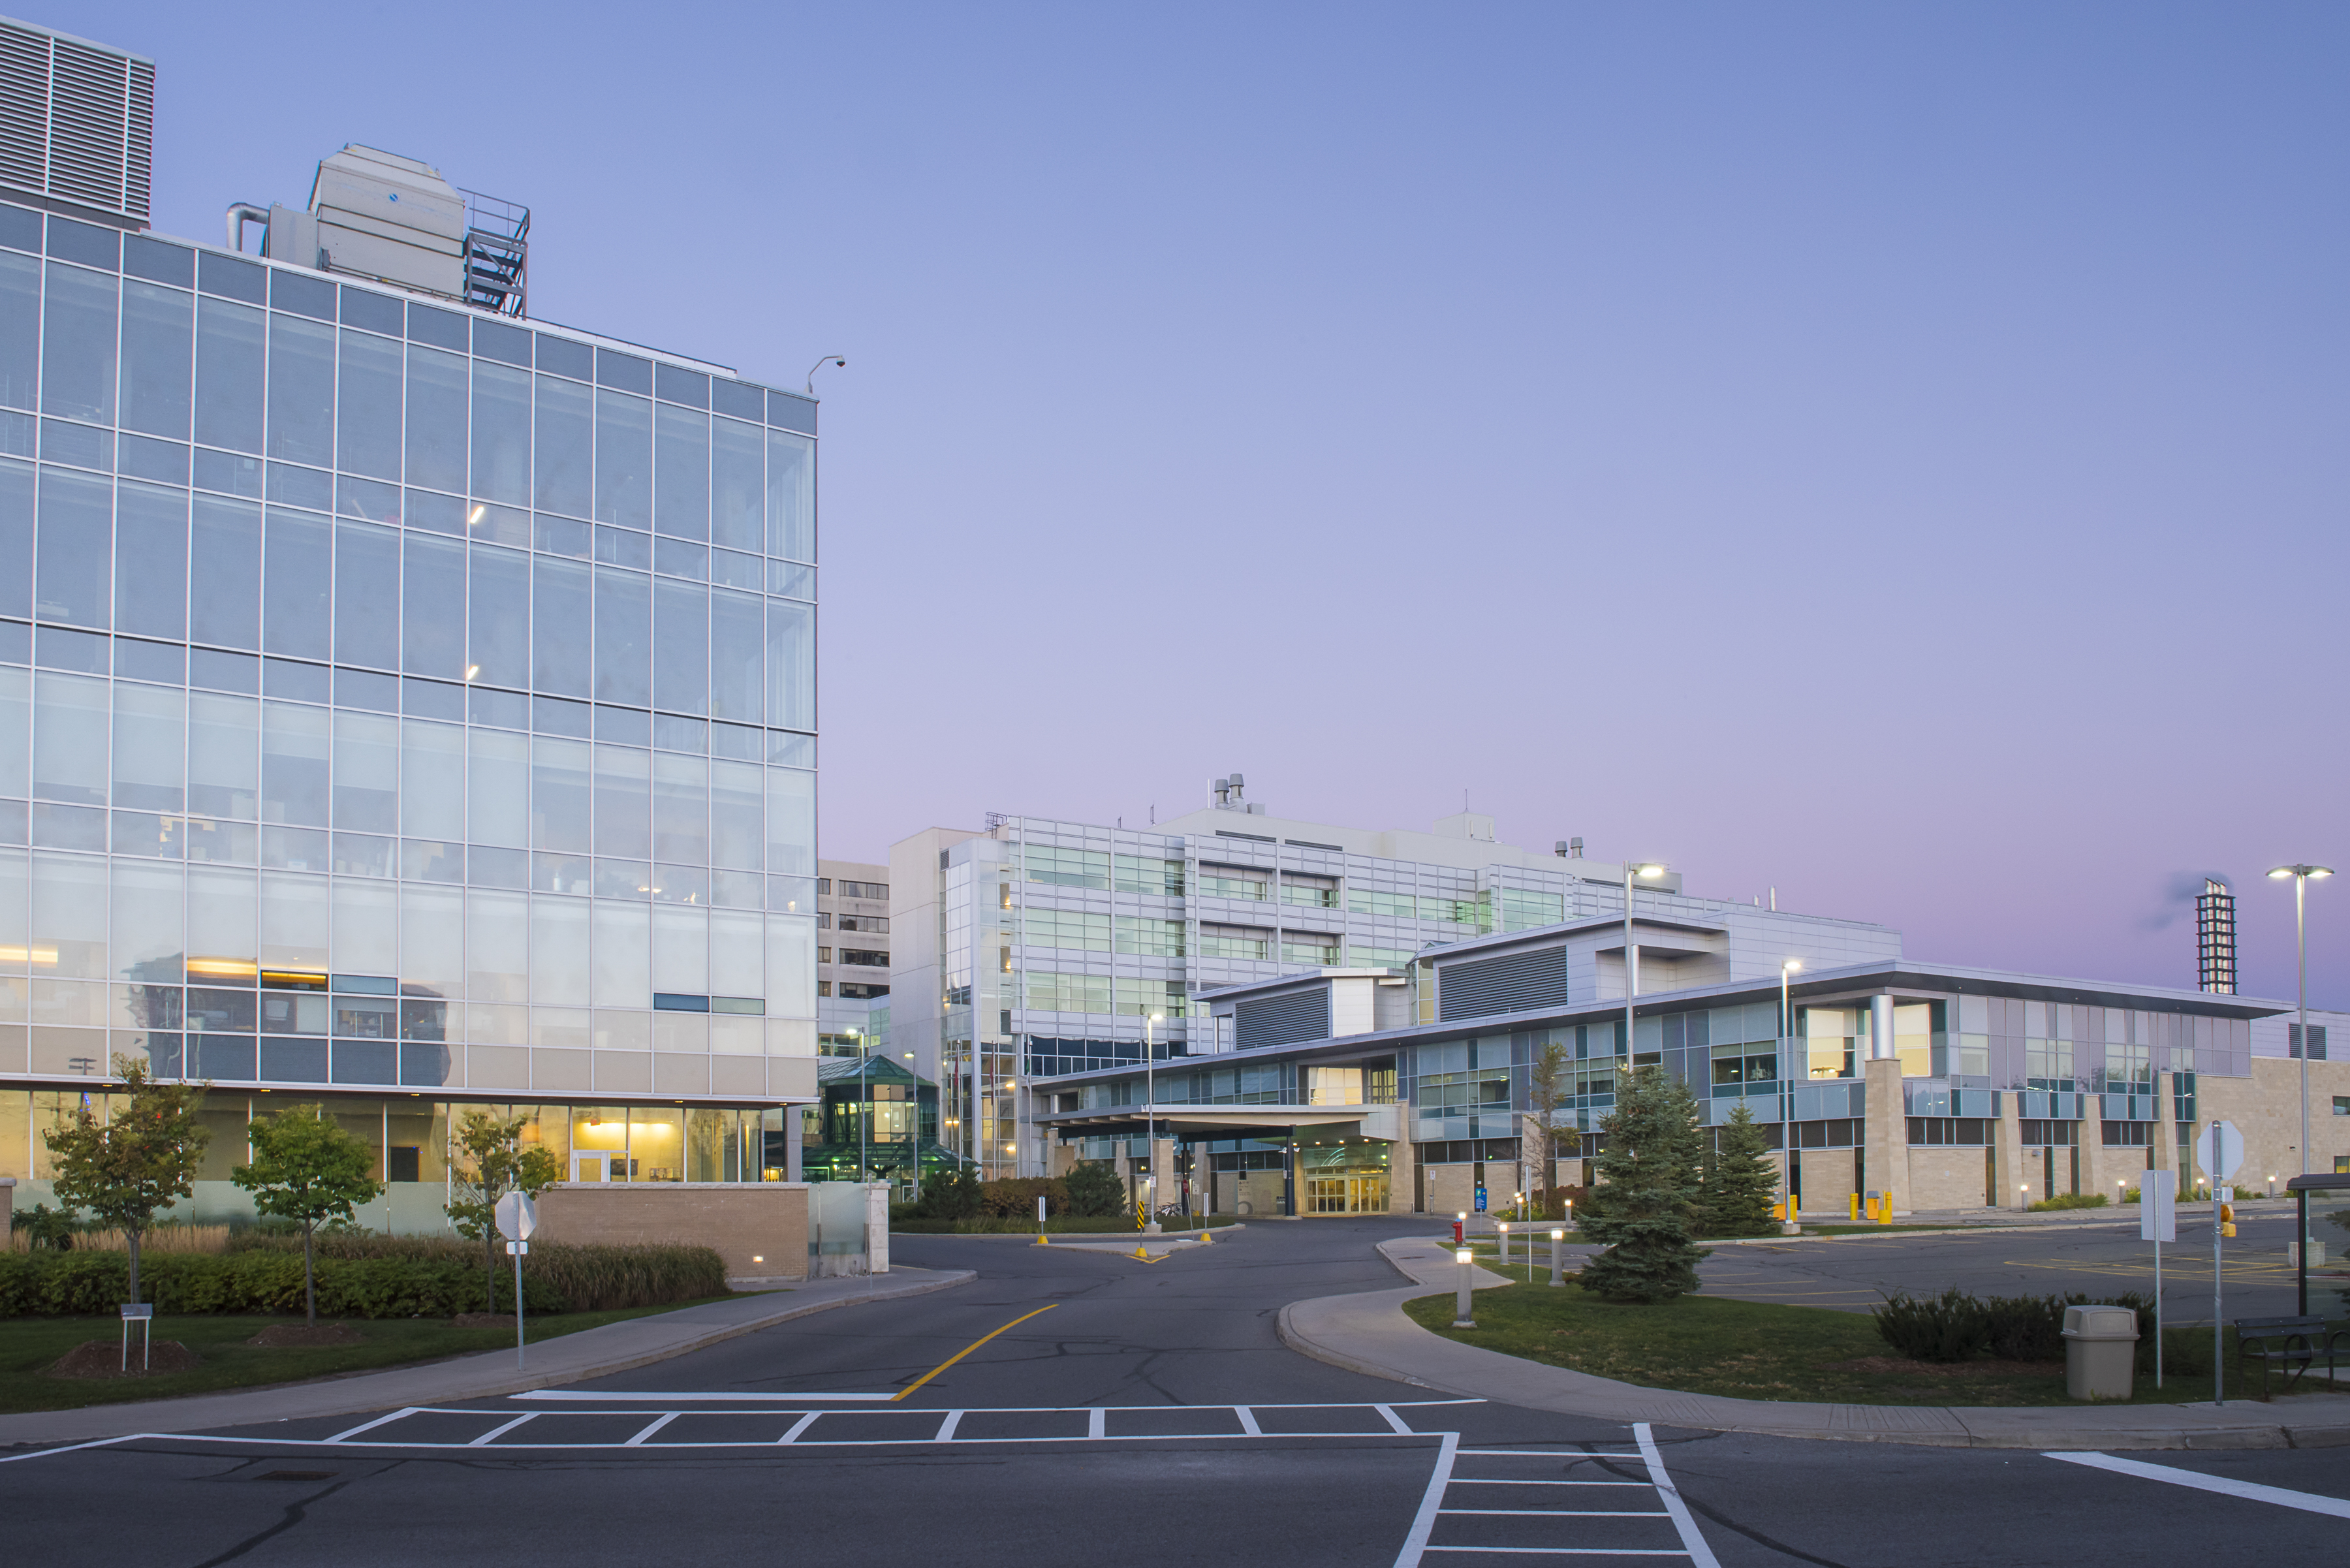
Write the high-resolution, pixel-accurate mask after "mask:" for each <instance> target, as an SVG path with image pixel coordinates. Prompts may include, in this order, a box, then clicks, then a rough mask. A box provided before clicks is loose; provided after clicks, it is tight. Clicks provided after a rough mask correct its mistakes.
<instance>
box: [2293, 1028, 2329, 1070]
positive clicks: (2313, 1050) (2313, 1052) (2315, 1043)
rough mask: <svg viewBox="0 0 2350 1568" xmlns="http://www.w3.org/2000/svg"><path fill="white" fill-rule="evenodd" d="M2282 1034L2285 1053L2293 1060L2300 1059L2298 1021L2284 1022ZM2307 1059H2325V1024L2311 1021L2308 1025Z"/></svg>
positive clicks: (2321, 1060) (2318, 1060) (2317, 1060)
mask: <svg viewBox="0 0 2350 1568" xmlns="http://www.w3.org/2000/svg"><path fill="white" fill-rule="evenodd" d="M2284 1034H2285V1054H2286V1055H2287V1056H2289V1057H2292V1058H2293V1060H2295V1061H2298V1060H2300V1057H2301V1025H2300V1024H2298V1023H2288V1024H2286V1025H2285V1026H2284ZM2309 1059H2310V1060H2311V1061H2313V1062H2323V1061H2324V1060H2325V1025H2324V1024H2323V1023H2313V1024H2311V1025H2310V1026H2309Z"/></svg>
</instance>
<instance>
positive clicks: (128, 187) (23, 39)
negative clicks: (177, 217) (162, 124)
mask: <svg viewBox="0 0 2350 1568" xmlns="http://www.w3.org/2000/svg"><path fill="white" fill-rule="evenodd" d="M154 157H155V66H154V62H152V61H151V60H142V59H140V58H139V57H136V56H134V55H126V54H124V53H122V52H121V51H120V50H117V49H109V48H103V47H99V45H96V44H86V43H84V42H82V41H81V40H80V39H78V38H69V37H67V36H64V35H63V34H60V33H52V32H50V31H48V30H47V28H44V27H36V26H32V25H31V24H29V23H25V22H17V21H11V20H8V19H6V18H0V185H5V186H8V187H11V188H14V189H16V190H18V191H29V192H33V193H34V194H36V195H40V196H47V197H48V198H50V199H51V200H53V201H57V202H68V203H70V204H72V205H74V206H77V207H83V208H88V209H91V210H94V211H97V212H100V213H107V214H108V215H109V216H111V217H113V218H115V219H116V220H117V221H118V222H119V221H120V220H123V219H129V220H130V221H131V222H132V223H134V224H135V225H136V226H137V227H140V228H144V227H146V226H147V217H148V185H149V182H150V179H151V175H152V171H153V165H154Z"/></svg>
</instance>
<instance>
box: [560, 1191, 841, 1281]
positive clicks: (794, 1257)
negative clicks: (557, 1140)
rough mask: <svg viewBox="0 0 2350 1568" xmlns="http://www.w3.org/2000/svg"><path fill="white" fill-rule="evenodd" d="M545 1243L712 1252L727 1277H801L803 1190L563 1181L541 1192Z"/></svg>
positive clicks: (803, 1267)
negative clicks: (673, 1246) (657, 1245)
mask: <svg viewBox="0 0 2350 1568" xmlns="http://www.w3.org/2000/svg"><path fill="white" fill-rule="evenodd" d="M537 1239H540V1240H544V1241H578V1242H608V1243H622V1242H627V1243H647V1242H671V1243H679V1244H682V1245H685V1246H693V1247H710V1248H714V1249H715V1250H716V1251H717V1252H718V1255H719V1256H720V1257H722V1258H723V1259H725V1260H726V1272H727V1274H728V1276H729V1277H730V1278H734V1279H743V1278H758V1277H784V1278H791V1279H801V1278H805V1277H806V1273H807V1244H808V1189H807V1187H806V1184H805V1183H802V1182H796V1181H749V1182H726V1181H711V1182H701V1181H664V1182H642V1181H611V1182H605V1181H566V1182H558V1183H557V1184H556V1185H555V1186H553V1187H550V1188H548V1189H546V1191H544V1192H542V1193H540V1194H539V1195H538V1237H537Z"/></svg>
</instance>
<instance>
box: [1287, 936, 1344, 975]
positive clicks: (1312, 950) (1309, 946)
mask: <svg viewBox="0 0 2350 1568" xmlns="http://www.w3.org/2000/svg"><path fill="white" fill-rule="evenodd" d="M1281 961H1282V962H1284V963H1304V964H1312V965H1314V966H1315V968H1317V969H1335V968H1336V967H1337V964H1338V945H1337V943H1336V942H1330V943H1327V944H1325V943H1321V942H1315V941H1308V940H1290V941H1285V942H1284V943H1282V944H1281Z"/></svg>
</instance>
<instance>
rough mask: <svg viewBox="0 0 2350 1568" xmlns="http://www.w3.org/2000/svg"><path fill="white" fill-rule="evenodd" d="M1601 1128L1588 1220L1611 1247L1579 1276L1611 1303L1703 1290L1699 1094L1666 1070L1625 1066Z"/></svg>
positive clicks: (1589, 1230)
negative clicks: (1694, 1238)
mask: <svg viewBox="0 0 2350 1568" xmlns="http://www.w3.org/2000/svg"><path fill="white" fill-rule="evenodd" d="M1600 1131H1601V1133H1602V1134H1603V1135H1604V1137H1605V1141H1604V1142H1603V1144H1602V1146H1601V1147H1600V1151H1599V1159H1598V1166H1599V1181H1598V1184H1597V1185H1596V1186H1595V1187H1594V1188H1593V1189H1592V1192H1591V1197H1590V1199H1589V1201H1588V1202H1587V1203H1586V1205H1585V1208H1586V1210H1588V1212H1586V1213H1585V1214H1584V1215H1583V1216H1581V1219H1582V1230H1583V1232H1584V1234H1585V1235H1586V1236H1588V1237H1590V1238H1591V1239H1592V1240H1593V1241H1598V1242H1600V1243H1601V1244H1603V1245H1604V1246H1606V1247H1607V1251H1604V1252H1602V1253H1600V1254H1599V1255H1598V1256H1597V1257H1595V1258H1593V1259H1592V1260H1591V1261H1590V1262H1587V1263H1586V1264H1584V1265H1583V1272H1582V1274H1581V1276H1580V1278H1579V1283H1581V1285H1582V1286H1583V1288H1584V1289H1585V1290H1586V1291H1589V1292H1591V1293H1593V1294H1595V1295H1598V1296H1602V1297H1605V1298H1606V1299H1607V1300H1609V1301H1619V1302H1645V1303H1659V1302H1669V1301H1670V1300H1672V1299H1673V1298H1674V1297H1675V1296H1678V1295H1680V1294H1682V1293H1686V1292H1689V1291H1693V1290H1695V1289H1697V1263H1698V1260H1700V1258H1703V1257H1704V1256H1706V1253H1705V1251H1703V1250H1702V1249H1701V1248H1698V1247H1693V1246H1691V1245H1690V1220H1691V1219H1692V1218H1693V1216H1694V1213H1695V1210H1696V1208H1697V1203H1698V1195H1699V1187H1698V1164H1699V1160H1700V1156H1701V1155H1702V1154H1703V1153H1704V1149H1705V1137H1704V1134H1703V1132H1702V1131H1701V1130H1700V1128H1699V1127H1698V1122H1697V1102H1696V1101H1695V1100H1693V1099H1691V1098H1690V1092H1689V1089H1688V1087H1687V1086H1686V1085H1683V1084H1682V1083H1681V1082H1680V1081H1679V1079H1677V1078H1672V1077H1669V1076H1668V1075H1666V1074H1665V1072H1664V1071H1663V1069H1661V1068H1659V1067H1631V1068H1627V1069H1626V1070H1624V1071H1622V1072H1620V1073H1618V1074H1617V1078H1616V1108H1615V1110H1614V1111H1613V1112H1611V1113H1610V1114H1609V1115H1608V1117H1607V1120H1606V1121H1604V1122H1602V1123H1601V1124H1600Z"/></svg>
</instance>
